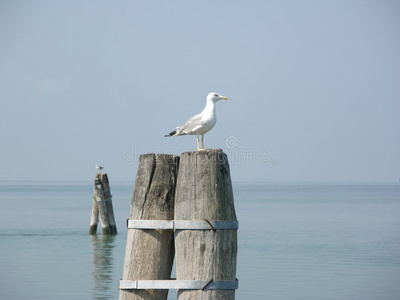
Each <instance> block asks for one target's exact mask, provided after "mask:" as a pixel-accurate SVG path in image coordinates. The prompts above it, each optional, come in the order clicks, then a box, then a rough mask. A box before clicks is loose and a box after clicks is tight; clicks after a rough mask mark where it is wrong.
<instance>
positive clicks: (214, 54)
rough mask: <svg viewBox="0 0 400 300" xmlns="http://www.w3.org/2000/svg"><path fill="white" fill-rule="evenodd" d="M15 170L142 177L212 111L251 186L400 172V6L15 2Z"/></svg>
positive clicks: (7, 78) (3, 67)
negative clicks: (214, 98) (148, 157)
mask: <svg viewBox="0 0 400 300" xmlns="http://www.w3.org/2000/svg"><path fill="white" fill-rule="evenodd" d="M0 38H1V42H0V114H1V118H0V143H1V148H0V149H1V150H0V151H1V152H0V163H1V168H0V180H89V181H91V180H92V179H93V177H94V172H95V170H94V165H95V164H102V165H104V166H105V167H106V170H107V172H108V174H109V177H110V180H130V181H132V180H133V179H134V177H135V174H136V168H137V159H138V156H139V154H141V153H146V152H152V151H156V152H158V153H166V152H170V153H176V154H180V153H181V152H184V151H188V150H195V149H196V140H195V137H193V136H186V137H178V138H168V139H167V138H164V134H166V133H168V132H169V131H171V130H173V129H174V128H175V127H176V126H178V125H180V124H182V123H183V122H185V121H186V119H187V118H189V117H191V116H192V115H194V114H196V113H198V112H200V111H201V110H202V109H203V107H204V105H205V98H206V96H207V94H208V93H209V92H211V91H215V92H219V93H221V94H223V95H226V96H228V97H229V101H223V102H222V101H221V102H219V103H218V104H217V106H218V107H217V111H218V122H217V125H216V127H215V128H214V129H213V130H212V131H211V132H210V133H208V134H207V135H206V136H205V142H206V147H210V148H211V147H212V148H216V147H220V148H223V149H224V151H225V152H226V153H227V154H228V156H229V159H230V164H231V174H232V178H233V180H236V181H254V180H257V181H327V182H332V181H333V182H337V181H339V182H344V181H357V182H394V181H395V179H396V178H400V155H399V154H400V118H399V116H400V1H378V0H377V1H364V0H363V1H317V0H315V1H228V0H226V1H216V0H213V1H14V0H9V1H5V0H2V1H0Z"/></svg>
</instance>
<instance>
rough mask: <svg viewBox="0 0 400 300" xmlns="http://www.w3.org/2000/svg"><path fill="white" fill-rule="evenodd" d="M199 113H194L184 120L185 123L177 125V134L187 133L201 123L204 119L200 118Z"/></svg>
mask: <svg viewBox="0 0 400 300" xmlns="http://www.w3.org/2000/svg"><path fill="white" fill-rule="evenodd" d="M201 118H202V116H201V114H198V115H195V116H193V117H191V118H190V119H189V120H187V121H186V123H185V124H183V125H182V126H180V127H179V129H178V132H179V134H189V133H191V132H192V131H193V130H194V129H195V128H196V127H198V126H199V125H203V124H204V121H202V120H201Z"/></svg>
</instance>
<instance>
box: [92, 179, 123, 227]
mask: <svg viewBox="0 0 400 300" xmlns="http://www.w3.org/2000/svg"><path fill="white" fill-rule="evenodd" d="M99 215H100V221H101V228H102V231H103V234H117V226H116V223H115V218H114V209H113V204H112V196H111V192H110V184H109V182H108V176H107V174H105V173H97V174H96V177H95V179H94V195H93V206H92V217H91V221H90V229H89V233H90V234H96V232H97V223H98V220H99V217H98V216H99Z"/></svg>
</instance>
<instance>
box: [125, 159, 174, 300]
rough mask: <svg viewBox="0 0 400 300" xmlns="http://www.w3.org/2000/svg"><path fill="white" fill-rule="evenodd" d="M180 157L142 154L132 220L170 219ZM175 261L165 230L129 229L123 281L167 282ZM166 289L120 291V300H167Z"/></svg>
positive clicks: (171, 238)
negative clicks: (148, 280) (150, 280)
mask: <svg viewBox="0 0 400 300" xmlns="http://www.w3.org/2000/svg"><path fill="white" fill-rule="evenodd" d="M178 163H179V157H177V156H174V155H166V154H160V155H157V156H156V155H155V154H144V155H141V156H140V158H139V167H138V171H137V175H136V179H135V187H134V191H133V196H132V205H131V213H130V219H131V220H173V219H174V196H175V185H176V180H177V174H178ZM173 260H174V233H173V231H172V230H168V229H150V230H143V229H129V231H128V236H127V244H126V252H125V260H124V270H123V275H122V279H123V280H146V279H152V280H168V279H170V276H171V270H172V265H173ZM167 295H168V290H165V289H164V290H151V289H147V290H120V294H119V299H120V300H128V299H129V300H132V299H146V300H149V299H152V300H162V299H167Z"/></svg>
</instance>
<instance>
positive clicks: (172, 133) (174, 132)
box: [164, 130, 176, 137]
mask: <svg viewBox="0 0 400 300" xmlns="http://www.w3.org/2000/svg"><path fill="white" fill-rule="evenodd" d="M174 135H176V130H174V131H171V132H170V133H168V134H166V135H164V137H169V136H174Z"/></svg>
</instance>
